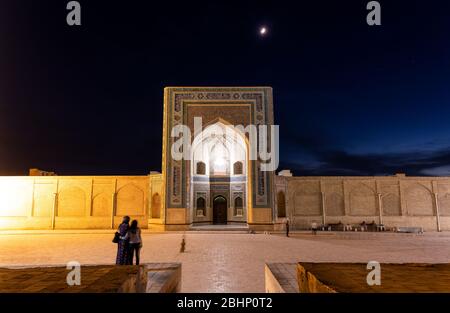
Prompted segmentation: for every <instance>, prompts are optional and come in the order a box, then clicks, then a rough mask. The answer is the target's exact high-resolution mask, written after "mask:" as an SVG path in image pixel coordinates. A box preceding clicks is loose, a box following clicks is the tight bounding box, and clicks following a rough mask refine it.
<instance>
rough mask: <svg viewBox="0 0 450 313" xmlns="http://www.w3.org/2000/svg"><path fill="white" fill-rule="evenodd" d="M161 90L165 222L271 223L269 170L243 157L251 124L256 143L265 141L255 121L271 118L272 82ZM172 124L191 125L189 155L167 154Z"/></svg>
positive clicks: (266, 122)
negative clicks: (162, 94)
mask: <svg viewBox="0 0 450 313" xmlns="http://www.w3.org/2000/svg"><path fill="white" fill-rule="evenodd" d="M164 92H165V93H164V131H163V164H162V175H163V179H164V187H165V199H164V200H165V201H164V208H165V212H164V217H165V220H164V224H165V229H166V230H182V229H189V228H190V227H191V226H197V225H203V224H204V225H208V224H225V223H227V224H240V225H244V226H247V225H248V226H249V228H251V229H263V230H267V229H273V228H274V227H275V224H276V223H277V214H276V213H275V209H274V208H275V205H274V201H275V199H274V197H273V194H274V193H273V188H274V172H273V171H264V170H262V165H263V163H265V160H261V159H260V158H258V159H255V158H254V157H250V156H251V155H252V153H250V152H252V151H254V150H253V148H252V147H250V146H249V143H250V142H251V138H250V136H249V129H250V128H251V127H254V128H255V129H257V131H258V134H256V137H257V138H259V137H258V136H260V138H261V142H260V143H261V144H262V143H264V142H266V144H267V146H270V143H271V141H270V138H269V137H270V136H269V137H267V136H264V135H263V134H262V132H261V133H260V127H261V128H262V127H263V126H265V127H270V126H271V125H273V124H274V122H273V107H272V88H270V87H168V88H165V89H164ZM200 119H201V123H198V122H196V121H198V120H200ZM199 124H201V125H199ZM179 126H182V127H185V128H187V129H189V130H190V133H191V138H190V140H189V143H190V150H189V153H186V154H189V155H190V157H189V158H188V159H185V158H183V159H180V158H174V157H173V156H172V154H171V152H172V147H174V143H175V142H176V141H177V140H178V138H176V137H174V136H173V135H172V131H173V130H174V129H177V128H175V127H179ZM252 138H253V137H252Z"/></svg>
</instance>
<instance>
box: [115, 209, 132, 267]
mask: <svg viewBox="0 0 450 313" xmlns="http://www.w3.org/2000/svg"><path fill="white" fill-rule="evenodd" d="M129 228H130V217H129V216H124V217H123V220H122V223H121V224H120V225H119V229H118V230H117V232H118V233H119V235H120V239H119V242H118V243H117V257H116V264H117V265H126V264H128V260H129V257H128V253H129V243H128V239H125V238H124V237H125V236H126V235H127V232H128V229H129Z"/></svg>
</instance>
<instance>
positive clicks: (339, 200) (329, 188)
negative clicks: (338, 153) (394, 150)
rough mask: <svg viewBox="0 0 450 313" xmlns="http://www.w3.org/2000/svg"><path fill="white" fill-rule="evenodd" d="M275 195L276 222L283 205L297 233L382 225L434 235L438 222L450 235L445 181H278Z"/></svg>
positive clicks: (449, 192) (398, 178) (449, 193)
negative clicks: (328, 227)
mask: <svg viewBox="0 0 450 313" xmlns="http://www.w3.org/2000/svg"><path fill="white" fill-rule="evenodd" d="M276 192H277V193H281V194H282V195H279V196H277V197H276V199H277V203H276V207H277V212H276V213H277V214H278V218H279V219H281V218H282V217H283V216H282V215H283V212H282V211H283V205H284V206H285V207H286V209H287V212H286V216H287V217H289V218H290V219H291V223H293V224H294V227H297V228H300V229H308V228H310V227H311V223H312V222H317V223H318V224H322V223H325V224H327V223H338V222H339V221H340V222H342V223H344V224H347V223H348V224H359V223H361V222H363V221H366V222H367V223H370V222H372V221H375V222H376V223H380V221H382V222H383V224H384V225H386V226H392V227H397V226H421V227H423V228H424V229H425V230H428V231H435V230H437V229H438V222H439V224H440V228H441V230H450V178H449V177H406V176H404V175H397V176H387V177H277V180H276ZM283 196H285V198H284V197H283ZM280 199H281V201H280ZM283 199H285V203H284V204H283V203H280V202H282V200H283ZM280 212H281V213H282V214H280ZM280 215H281V216H280Z"/></svg>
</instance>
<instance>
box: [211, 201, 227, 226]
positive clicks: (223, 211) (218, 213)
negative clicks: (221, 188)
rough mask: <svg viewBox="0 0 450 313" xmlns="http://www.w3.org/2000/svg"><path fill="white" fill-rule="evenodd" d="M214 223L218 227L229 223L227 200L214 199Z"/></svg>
mask: <svg viewBox="0 0 450 313" xmlns="http://www.w3.org/2000/svg"><path fill="white" fill-rule="evenodd" d="M213 223H214V224H217V225H223V224H226V223H227V199H225V198H224V197H222V196H217V197H215V198H214V202H213Z"/></svg>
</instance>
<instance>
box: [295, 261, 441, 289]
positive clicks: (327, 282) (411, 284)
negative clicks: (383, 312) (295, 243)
mask: <svg viewBox="0 0 450 313" xmlns="http://www.w3.org/2000/svg"><path fill="white" fill-rule="evenodd" d="M370 272H371V270H368V269H367V264H363V263H298V265H297V276H298V286H299V291H300V293H336V292H339V293H373V292H375V293H377V292H381V293H430V292H433V293H448V292H450V264H384V263H382V264H380V276H379V277H380V284H379V285H376V284H375V285H373V286H370V285H369V284H367V275H368V274H369V273H370Z"/></svg>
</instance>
